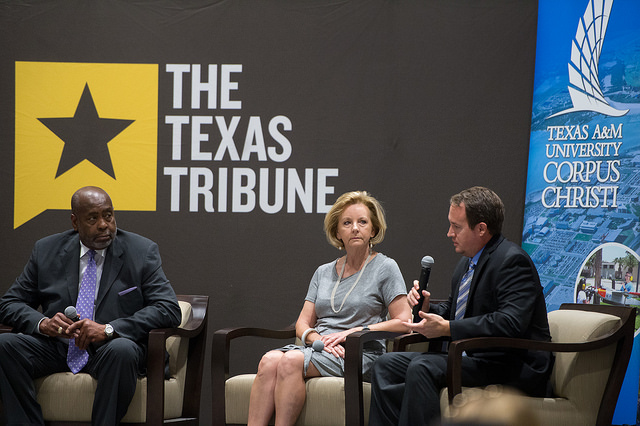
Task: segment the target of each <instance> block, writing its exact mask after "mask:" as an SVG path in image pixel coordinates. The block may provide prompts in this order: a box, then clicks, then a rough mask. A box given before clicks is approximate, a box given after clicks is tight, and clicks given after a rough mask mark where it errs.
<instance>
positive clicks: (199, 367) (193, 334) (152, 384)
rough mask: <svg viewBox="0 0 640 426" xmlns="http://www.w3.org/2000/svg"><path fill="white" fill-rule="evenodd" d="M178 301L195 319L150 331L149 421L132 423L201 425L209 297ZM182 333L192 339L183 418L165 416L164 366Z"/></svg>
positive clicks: (52, 424)
mask: <svg viewBox="0 0 640 426" xmlns="http://www.w3.org/2000/svg"><path fill="white" fill-rule="evenodd" d="M177 297H178V300H180V301H185V302H189V303H190V304H191V312H192V315H191V318H190V319H189V321H188V322H187V323H186V324H185V325H184V327H181V328H177V327H176V328H163V329H154V330H151V331H150V332H149V346H148V354H147V421H146V422H145V423H127V424H131V425H149V426H155V425H162V424H174V423H175V424H181V425H193V426H198V425H199V424H200V396H201V392H202V376H203V368H204V359H205V350H206V340H207V322H208V310H209V296H201V295H178V296H177ZM6 332H11V328H10V327H7V326H3V325H0V333H6ZM171 336H181V337H185V338H188V339H189V355H188V358H189V361H188V364H187V376H186V382H185V390H184V400H183V407H182V417H180V418H178V419H167V420H166V421H165V420H164V419H163V417H164V367H165V348H166V343H167V338H169V337H171ZM45 424H46V425H47V426H90V425H91V423H90V422H67V421H48V422H45Z"/></svg>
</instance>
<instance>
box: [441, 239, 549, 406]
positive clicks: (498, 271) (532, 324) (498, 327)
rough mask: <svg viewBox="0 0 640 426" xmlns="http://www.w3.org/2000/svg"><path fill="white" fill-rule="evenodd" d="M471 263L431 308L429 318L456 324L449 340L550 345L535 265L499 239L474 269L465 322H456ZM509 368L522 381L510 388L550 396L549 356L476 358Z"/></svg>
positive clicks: (516, 354)
mask: <svg viewBox="0 0 640 426" xmlns="http://www.w3.org/2000/svg"><path fill="white" fill-rule="evenodd" d="M468 265H469V258H467V257H465V258H462V259H461V260H460V262H458V264H457V266H456V268H455V271H454V273H453V277H452V279H451V293H450V295H449V299H448V300H447V301H446V302H443V303H440V304H431V305H430V309H431V312H433V313H436V314H439V315H441V316H442V317H444V318H447V319H449V320H452V321H451V322H450V323H449V324H450V328H451V339H452V340H459V339H465V338H471V337H481V336H493V337H517V338H523V339H533V340H541V341H550V340H551V334H550V333H549V322H548V320H547V307H546V303H545V300H544V295H543V292H542V285H541V284H540V278H539V277H538V272H537V270H536V267H535V265H534V264H533V261H532V260H531V258H530V257H529V255H528V254H527V253H526V252H525V251H524V250H523V249H522V248H521V247H520V246H518V245H517V244H514V243H512V242H511V241H508V240H507V239H505V238H504V237H503V236H502V235H495V236H493V238H491V240H490V241H489V242H488V243H487V245H486V246H485V248H484V250H483V252H482V254H481V255H480V258H479V259H478V264H477V265H476V269H475V272H474V274H473V279H472V281H471V288H470V289H469V299H468V300H467V309H466V314H465V317H464V318H463V319H461V320H457V321H456V320H453V318H454V316H455V311H456V301H457V299H458V289H459V285H460V281H461V280H462V276H463V275H464V274H465V273H466V271H467V268H468ZM472 355H474V356H478V357H487V358H492V359H494V360H499V361H500V362H505V363H508V364H510V365H518V366H519V368H520V370H519V373H518V377H513V378H512V382H508V383H507V384H509V385H512V386H516V387H518V388H520V389H522V390H523V391H525V392H527V393H529V394H531V395H535V396H541V395H544V394H545V393H546V392H547V389H546V387H547V379H548V377H549V375H550V373H551V369H552V367H553V356H552V354H550V353H548V352H526V351H522V350H517V351H512V352H509V353H505V352H501V351H492V352H485V353H482V352H474V353H473V354H472Z"/></svg>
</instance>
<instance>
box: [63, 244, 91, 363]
mask: <svg viewBox="0 0 640 426" xmlns="http://www.w3.org/2000/svg"><path fill="white" fill-rule="evenodd" d="M87 254H88V255H89V264H88V265H87V268H86V269H85V271H84V274H83V275H82V282H81V283H80V292H79V294H78V302H77V303H76V309H77V311H78V315H80V318H81V319H84V318H89V319H93V303H94V299H95V297H96V279H97V275H96V272H97V270H98V268H97V266H96V261H95V259H94V256H95V254H96V252H95V251H94V250H89V251H88V252H87ZM88 360H89V354H88V353H87V351H86V350H82V349H80V348H79V347H77V346H76V342H75V339H74V338H71V339H69V351H68V352H67V364H68V365H69V369H70V370H71V372H72V373H73V374H76V373H77V372H79V371H80V370H82V368H83V367H84V366H85V365H87V361H88Z"/></svg>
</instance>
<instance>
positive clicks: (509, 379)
mask: <svg viewBox="0 0 640 426" xmlns="http://www.w3.org/2000/svg"><path fill="white" fill-rule="evenodd" d="M503 219H504V205H503V204H502V200H500V198H499V197H498V196H497V195H496V194H495V193H494V192H493V191H491V190H489V189H487V188H482V187H473V188H470V189H467V190H464V191H462V192H460V193H459V194H456V195H454V196H453V197H451V201H450V208H449V231H448V233H447V236H448V237H450V238H451V239H452V241H453V245H454V248H455V251H456V252H457V253H459V254H461V255H463V256H464V257H463V258H462V259H461V260H460V262H458V265H457V266H456V268H455V271H454V273H453V278H452V280H451V292H450V295H449V299H448V300H447V301H446V302H443V303H440V304H435V303H430V301H429V296H430V294H429V292H427V291H425V292H424V296H425V301H424V304H423V305H422V311H421V312H420V317H421V318H422V320H421V321H420V322H419V323H415V324H413V323H407V324H406V325H407V326H409V327H410V328H411V329H412V330H413V331H416V332H418V333H420V334H423V335H424V336H426V337H428V338H438V337H443V336H446V337H450V338H451V340H459V339H464V338H470V337H479V336H501V337H519V338H525V339H535V340H542V341H549V340H551V336H550V334H549V324H548V322H547V310H546V304H545V300H544V296H543V293H542V287H541V285H540V279H539V277H538V273H537V271H536V268H535V266H534V264H533V262H532V261H531V259H530V258H529V256H528V255H527V253H526V252H525V251H524V250H522V249H521V248H520V246H518V245H516V244H514V243H512V242H510V241H508V240H506V239H505V238H504V237H503V236H502V234H501V230H502V222H503ZM417 284H418V283H417V282H414V287H413V288H412V289H411V291H410V292H409V294H408V295H407V299H408V301H409V304H410V305H411V306H412V307H413V306H415V305H416V304H417V303H418V290H417V288H418V287H417ZM552 364H553V358H552V356H551V355H550V354H548V353H544V352H526V351H525V352H522V351H519V352H509V353H505V352H498V351H496V352H474V353H469V354H466V355H465V356H464V357H463V360H462V385H463V386H483V385H488V384H506V385H510V386H515V387H518V388H520V389H521V390H524V391H526V392H528V393H530V394H534V395H541V394H544V393H545V392H546V384H547V381H548V377H549V374H550V372H551V367H552ZM446 372H447V358H446V354H441V353H418V352H403V353H388V354H385V355H383V356H382V357H380V358H379V359H378V361H377V362H376V364H375V365H374V368H373V372H372V381H371V385H372V401H371V412H370V419H369V424H370V425H372V426H378V425H398V424H399V425H429V424H433V422H434V421H437V420H438V419H439V417H440V391H441V390H442V389H443V388H444V387H446Z"/></svg>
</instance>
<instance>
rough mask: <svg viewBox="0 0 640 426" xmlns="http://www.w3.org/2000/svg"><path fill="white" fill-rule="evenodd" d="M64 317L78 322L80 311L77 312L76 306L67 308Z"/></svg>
mask: <svg viewBox="0 0 640 426" xmlns="http://www.w3.org/2000/svg"><path fill="white" fill-rule="evenodd" d="M64 316H65V317H67V318H69V319H70V320H73V321H75V320H77V319H78V311H76V307H75V306H67V307H66V308H65V310H64Z"/></svg>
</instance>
